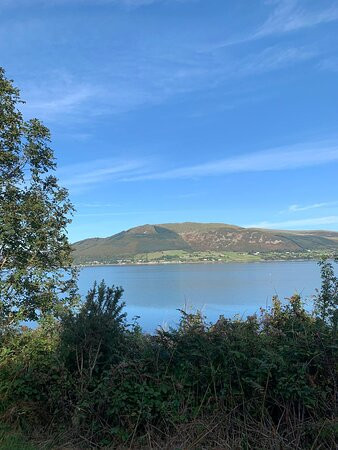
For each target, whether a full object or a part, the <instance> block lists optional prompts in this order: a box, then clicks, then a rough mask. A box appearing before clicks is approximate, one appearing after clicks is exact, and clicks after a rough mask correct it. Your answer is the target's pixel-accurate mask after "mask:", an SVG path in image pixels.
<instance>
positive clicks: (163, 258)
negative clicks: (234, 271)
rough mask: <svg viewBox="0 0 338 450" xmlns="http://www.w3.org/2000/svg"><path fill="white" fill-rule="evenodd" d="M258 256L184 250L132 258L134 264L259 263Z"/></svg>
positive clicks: (259, 258)
mask: <svg viewBox="0 0 338 450" xmlns="http://www.w3.org/2000/svg"><path fill="white" fill-rule="evenodd" d="M261 260H262V258H261V257H260V256H259V255H249V254H248V253H239V252H215V251H206V252H187V251H184V250H164V251H158V252H151V253H139V254H137V255H135V256H134V258H133V261H134V262H135V263H136V262H154V263H155V262H156V263H160V262H162V263H163V262H183V263H189V262H192V263H193V262H255V261H261Z"/></svg>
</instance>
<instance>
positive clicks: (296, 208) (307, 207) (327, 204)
mask: <svg viewBox="0 0 338 450" xmlns="http://www.w3.org/2000/svg"><path fill="white" fill-rule="evenodd" d="M335 205H338V202H322V203H313V204H312V205H305V206H300V205H290V206H289V208H288V210H287V211H288V212H299V211H308V210H310V209H317V208H326V207H330V206H335Z"/></svg>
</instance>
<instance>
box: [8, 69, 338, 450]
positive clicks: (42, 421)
mask: <svg viewBox="0 0 338 450" xmlns="http://www.w3.org/2000/svg"><path fill="white" fill-rule="evenodd" d="M0 89H1V90H0V104H1V113H0V114H1V123H0V146H1V153H0V155H1V159H0V170H1V173H0V175H1V179H0V181H1V185H0V187H1V190H0V195H1V197H0V201H1V202H0V208H1V214H0V257H1V258H0V261H1V267H0V269H1V272H0V274H1V277H0V281H1V284H0V287H1V290H0V305H1V321H0V423H1V426H0V448H3V449H6V448H8V449H9V448H10V449H16V448H17V449H19V448H20V449H27V450H28V449H37V448H121V449H122V448H135V449H142V448H152V449H153V448H159V449H166V448H167V449H173V448H184V449H188V448H189V449H194V448H195V449H198V448H231V449H237V448H238V449H262V448H269V449H270V448H276V449H288V448H289V449H303V448H308V449H315V448H321V449H332V448H336V446H337V432H338V429H337V422H336V419H335V418H336V413H337V403H336V401H337V361H338V354H337V351H338V342H337V319H338V315H337V301H338V294H337V293H338V280H337V278H336V277H335V275H334V271H333V263H332V262H330V261H329V260H325V259H324V260H322V261H321V262H320V269H321V276H322V286H321V289H320V290H319V291H318V292H317V295H316V298H315V309H314V312H313V313H308V312H306V311H305V309H304V308H303V305H302V301H301V298H300V297H299V296H298V295H294V296H292V297H291V298H290V299H289V302H288V304H287V305H282V304H281V302H280V301H279V299H278V298H274V300H273V307H272V308H271V309H269V310H262V311H261V313H260V315H258V316H256V315H254V316H251V317H248V318H247V319H246V320H236V319H234V320H229V319H225V318H224V317H222V316H221V317H220V318H219V320H218V321H217V322H216V323H215V324H209V323H207V322H206V320H205V318H204V317H203V316H202V314H201V313H200V312H197V313H196V314H188V313H186V312H184V311H181V320H180V323H179V325H178V327H177V328H176V329H169V330H168V331H165V330H163V329H159V330H157V331H156V333H154V334H153V335H148V334H144V333H142V330H141V329H140V327H139V325H138V323H137V320H136V319H134V320H132V322H131V323H129V322H128V321H127V317H126V314H125V313H124V303H123V302H121V298H122V293H123V289H122V288H120V287H115V286H112V287H109V286H106V285H105V283H104V282H101V283H100V284H99V285H97V284H95V285H94V286H93V288H92V289H91V290H90V291H89V292H88V295H87V297H86V299H85V300H84V301H83V302H82V303H78V302H77V294H76V290H75V282H74V278H73V277H72V271H71V269H70V252H69V245H68V242H67V238H66V234H65V227H66V224H67V223H68V221H69V218H68V214H69V212H70V211H71V205H70V203H69V201H68V198H67V192H66V191H65V190H63V189H62V188H60V187H59V186H58V184H57V180H56V179H55V178H54V177H51V175H49V173H50V171H51V170H53V168H54V162H53V159H52V151H51V150H50V149H49V147H48V145H47V143H46V142H48V139H49V132H48V130H47V129H46V128H45V127H44V126H43V125H42V124H41V123H40V122H38V121H36V120H33V121H31V122H24V121H23V119H22V116H21V114H20V112H19V111H18V110H17V109H16V108H17V106H16V105H17V103H18V102H19V101H20V100H19V94H18V91H17V90H16V89H15V88H13V86H12V83H11V82H10V81H8V80H6V78H5V76H4V72H3V71H2V70H1V71H0ZM27 169H28V172H27ZM27 174H30V175H29V176H27ZM190 226H191V225H189V226H188V225H185V226H184V227H183V228H184V229H185V230H186V229H187V227H188V229H190V228H189V227H190ZM168 230H169V231H166V230H164V231H163V230H155V231H156V233H157V234H158V236H157V239H158V240H161V239H162V238H163V239H164V240H167V239H168V237H170V236H171V237H170V239H173V240H175V239H176V237H175V236H173V235H172V234H170V233H173V231H172V230H171V229H168ZM143 231H144V230H143ZM122 237H123V236H122ZM176 250H179V249H176ZM167 256H170V254H167ZM65 274H66V277H65ZM67 276H68V278H67ZM27 319H33V320H36V321H37V322H36V327H35V328H28V327H26V326H23V322H22V321H23V320H27Z"/></svg>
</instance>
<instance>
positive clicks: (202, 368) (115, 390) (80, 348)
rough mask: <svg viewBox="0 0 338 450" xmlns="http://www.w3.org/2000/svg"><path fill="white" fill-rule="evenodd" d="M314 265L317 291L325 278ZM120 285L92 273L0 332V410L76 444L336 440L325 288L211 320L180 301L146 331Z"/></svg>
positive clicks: (24, 426)
mask: <svg viewBox="0 0 338 450" xmlns="http://www.w3.org/2000/svg"><path fill="white" fill-rule="evenodd" d="M325 264H326V270H325V274H323V273H322V275H325V276H323V285H322V288H321V291H320V292H322V293H323V292H327V288H326V286H327V285H329V286H331V287H332V283H333V282H334V280H335V278H334V274H333V270H331V269H333V267H332V263H330V262H328V261H326V262H325ZM321 267H322V264H321ZM330 292H331V293H334V291H332V290H331V291H330ZM121 295H122V289H120V288H116V287H112V288H109V287H107V286H106V285H105V284H104V283H103V282H102V283H101V284H100V285H99V286H97V285H94V287H93V289H91V290H90V291H89V293H88V295H87V298H86V301H85V302H84V303H83V305H82V306H81V307H80V308H79V310H78V311H74V312H72V313H69V314H68V316H67V317H64V319H63V320H62V322H61V323H58V322H55V321H52V320H47V321H45V322H44V323H43V324H42V325H41V326H40V327H39V328H38V329H36V330H30V329H22V330H20V331H18V332H14V331H11V332H10V333H9V334H8V335H7V336H6V337H4V339H3V342H2V347H1V357H0V369H1V370H0V387H1V389H0V395H1V397H0V398H1V411H2V420H5V419H6V421H7V422H8V423H10V424H11V425H12V426H20V429H21V430H24V431H25V433H28V434H29V430H32V429H37V430H39V433H40V434H43V433H47V431H46V430H48V433H47V434H48V436H49V437H48V439H50V435H51V434H52V435H53V442H58V445H62V442H64V437H63V436H65V435H66V436H67V442H69V439H70V440H71V441H72V442H73V445H74V447H76V446H78V447H80V448H83V447H85V448H87V447H93V448H94V447H105V446H110V447H111V448H116V447H118V446H121V447H122V448H123V447H128V448H150V447H152V448H208V446H209V447H210V448H215V447H217V446H218V448H219V447H222V448H228V447H230V448H243V449H244V448H257V449H260V448H326V449H329V448H334V447H335V444H336V437H337V424H336V422H335V416H336V413H337V404H336V396H337V384H336V380H337V360H338V358H337V356H338V354H337V351H338V345H337V334H336V329H335V327H334V323H333V322H332V321H331V320H323V317H322V312H321V311H322V309H321V308H324V306H325V305H326V304H327V303H328V304H331V303H330V302H332V298H328V297H325V298H324V297H320V296H318V297H317V299H316V304H317V310H316V312H315V313H308V312H307V311H306V310H305V309H304V306H303V303H302V300H301V298H300V296H299V295H294V296H292V297H290V299H288V302H287V303H286V304H282V302H281V301H280V300H279V299H278V298H277V297H276V298H274V299H273V304H272V307H271V308H270V309H268V310H263V311H262V312H261V314H260V315H259V316H251V317H248V318H247V319H246V320H238V319H226V318H224V317H222V316H221V317H220V318H219V320H218V321H217V322H216V323H215V324H208V323H206V322H205V319H204V317H203V316H202V315H201V313H199V312H197V313H196V314H187V313H185V312H184V311H182V318H181V322H180V324H179V326H178V327H177V329H170V330H169V331H165V330H162V329H160V330H159V331H158V332H157V333H156V334H155V335H147V334H143V333H141V331H140V328H139V327H138V325H137V324H134V326H132V327H130V326H129V325H128V323H127V322H126V318H125V314H124V313H123V306H124V304H123V303H122V302H121ZM322 301H323V302H325V304H321V302H322ZM323 310H324V311H326V309H325V308H324V309H323ZM325 317H326V316H325ZM328 317H329V316H327V318H328ZM41 427H42V428H41ZM46 439H47V438H46Z"/></svg>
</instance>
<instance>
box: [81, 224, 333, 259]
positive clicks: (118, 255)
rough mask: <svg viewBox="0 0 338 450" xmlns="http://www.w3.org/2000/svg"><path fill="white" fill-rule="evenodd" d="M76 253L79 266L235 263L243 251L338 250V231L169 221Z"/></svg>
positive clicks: (96, 241)
mask: <svg viewBox="0 0 338 450" xmlns="http://www.w3.org/2000/svg"><path fill="white" fill-rule="evenodd" d="M73 250H74V261H75V263H93V262H98V263H109V262H111V263H114V262H121V261H128V262H143V261H147V262H149V261H150V262H151V261H154V262H156V261H164V262H165V261H169V262H170V261H175V260H178V261H182V262H188V261H196V260H202V261H209V260H210V261H221V260H222V261H223V260H229V255H232V260H237V259H238V258H239V259H243V258H242V257H240V256H238V257H236V258H234V255H236V254H239V253H241V254H247V255H253V254H254V255H255V256H256V259H260V258H263V259H266V258H268V256H269V255H275V254H277V255H284V256H285V255H293V256H294V257H297V255H298V254H299V255H300V256H301V254H302V253H304V252H319V251H331V252H333V251H338V232H332V231H330V232H328V231H282V230H277V231H276V230H265V229H257V228H255V229H253V228H242V227H237V226H234V225H228V224H223V223H194V222H185V223H170V224H159V225H142V226H139V227H135V228H131V229H130V230H127V231H122V232H121V233H118V234H115V235H113V236H110V237H107V238H91V239H85V240H83V241H79V242H76V243H74V244H73ZM158 252H160V253H158ZM161 252H162V253H161ZM258 254H259V255H260V256H259V257H258ZM154 255H156V257H155V256H154ZM249 259H250V260H252V257H250V258H249Z"/></svg>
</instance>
